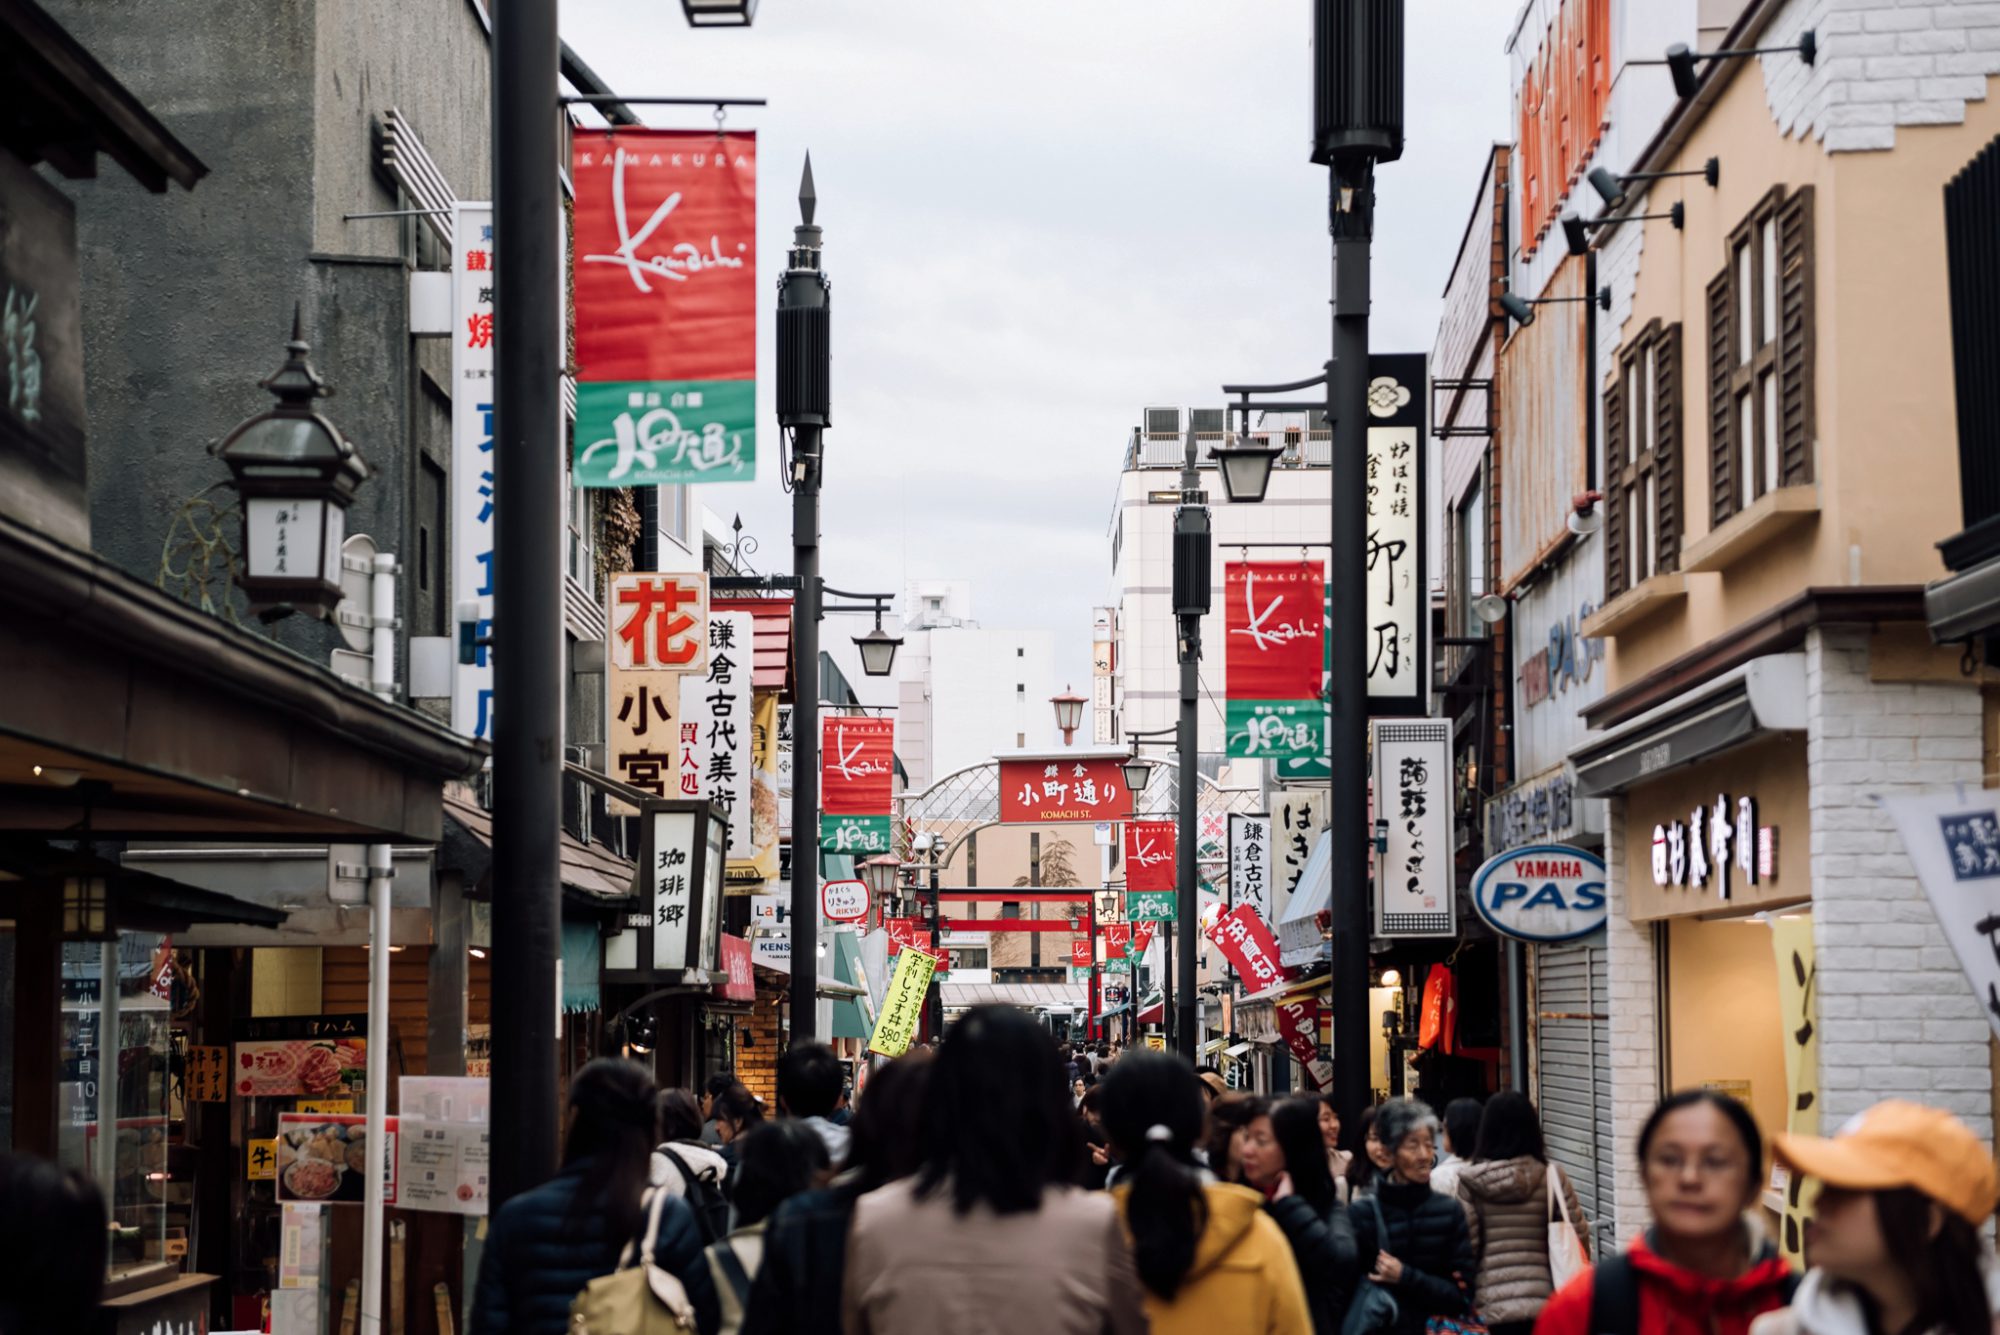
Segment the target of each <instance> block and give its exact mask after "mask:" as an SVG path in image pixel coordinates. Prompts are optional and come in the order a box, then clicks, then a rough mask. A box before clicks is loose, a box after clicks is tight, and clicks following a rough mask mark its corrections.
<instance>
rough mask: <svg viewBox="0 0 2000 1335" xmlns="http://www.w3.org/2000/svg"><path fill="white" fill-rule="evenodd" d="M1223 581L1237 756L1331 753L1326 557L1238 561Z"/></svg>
mask: <svg viewBox="0 0 2000 1335" xmlns="http://www.w3.org/2000/svg"><path fill="white" fill-rule="evenodd" d="M1222 586H1223V595H1224V598H1225V601H1226V608H1225V612H1224V617H1223V624H1224V634H1225V637H1226V645H1227V648H1226V651H1225V655H1224V657H1225V661H1226V663H1227V677H1226V680H1227V682H1228V692H1229V699H1228V705H1227V714H1228V718H1227V724H1228V728H1227V731H1228V748H1229V754H1230V755H1232V756H1240V757H1248V758H1253V759H1258V760H1293V759H1305V758H1314V759H1316V758H1318V757H1320V756H1322V755H1324V754H1325V753H1326V727H1327V717H1328V715H1327V705H1326V701H1325V700H1324V699H1322V698H1321V696H1320V687H1321V681H1322V672H1323V666H1324V650H1323V647H1322V646H1323V642H1324V639H1325V635H1326V621H1325V614H1324V612H1323V610H1322V606H1323V602H1324V599H1325V590H1326V579H1325V575H1324V573H1323V572H1322V570H1321V568H1320V566H1319V563H1318V562H1314V561H1231V562H1230V563H1229V564H1228V566H1227V567H1226V568H1225V570H1224V573H1223V582H1222Z"/></svg>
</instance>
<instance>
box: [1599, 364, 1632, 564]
mask: <svg viewBox="0 0 2000 1335" xmlns="http://www.w3.org/2000/svg"><path fill="white" fill-rule="evenodd" d="M1625 449H1626V446H1625V377H1624V376H1623V375H1622V374H1619V375H1614V376H1612V378H1611V388H1610V390H1609V391H1608V392H1607V393H1606V394H1605V396H1604V458H1605V460H1606V462H1607V467H1606V468H1605V470H1604V482H1605V486H1604V595H1605V597H1606V598H1616V597H1617V596H1618V595H1619V594H1621V593H1623V592H1625V578H1626V576H1625V543H1626V538H1625V525H1626V522H1627V521H1626V515H1625V473H1626V464H1625Z"/></svg>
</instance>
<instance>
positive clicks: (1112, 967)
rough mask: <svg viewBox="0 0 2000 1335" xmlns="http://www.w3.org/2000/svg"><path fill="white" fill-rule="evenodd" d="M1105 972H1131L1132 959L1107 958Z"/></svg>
mask: <svg viewBox="0 0 2000 1335" xmlns="http://www.w3.org/2000/svg"><path fill="white" fill-rule="evenodd" d="M1104 972H1106V973H1130V972H1132V961H1131V960H1106V961H1104Z"/></svg>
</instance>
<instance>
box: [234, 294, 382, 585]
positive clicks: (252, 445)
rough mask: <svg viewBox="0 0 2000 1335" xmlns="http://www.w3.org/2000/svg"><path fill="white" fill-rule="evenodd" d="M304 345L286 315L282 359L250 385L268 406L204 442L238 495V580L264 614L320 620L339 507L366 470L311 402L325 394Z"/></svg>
mask: <svg viewBox="0 0 2000 1335" xmlns="http://www.w3.org/2000/svg"><path fill="white" fill-rule="evenodd" d="M309 351H310V349H308V348H307V346H306V342H305V339H304V336H303V334H302V332H301V326H300V322H299V317H298V315H297V313H296V312H295V313H294V314H293V316H292V338H291V341H290V342H289V343H287V344H285V352H286V356H285V364H284V365H283V366H281V367H279V368H278V370H277V372H276V374H274V375H272V376H271V377H270V378H269V379H268V380H264V381H262V382H260V383H261V384H262V386H263V388H265V389H267V390H269V391H271V394H272V396H273V397H275V398H276V399H277V400H278V402H277V406H276V407H273V408H271V409H268V410H267V411H265V412H262V413H259V414H257V415H256V416H255V417H252V418H250V419H249V420H248V421H245V422H244V423H242V424H241V425H240V426H238V427H237V428H236V429H235V430H234V431H231V432H230V433H229V435H228V436H226V437H225V438H224V439H223V441H222V443H221V444H220V445H217V446H214V447H212V453H214V454H215V455H216V456H217V457H218V458H220V459H221V460H222V462H223V463H224V464H226V465H228V467H229V474H230V477H231V478H232V479H233V480H234V482H235V484H236V492H237V495H239V496H240V497H241V498H242V501H243V566H242V570H241V572H240V573H239V575H238V582H239V583H240V584H241V585H242V586H243V592H244V593H246V594H248V595H249V597H250V604H251V607H252V608H253V610H255V611H256V612H257V613H258V615H260V616H262V617H263V618H264V619H266V620H275V619H276V618H278V617H281V616H284V615H286V614H287V613H288V612H291V611H294V610H299V611H305V612H310V613H312V614H313V615H314V616H316V617H320V618H322V619H324V618H326V617H328V616H330V615H331V614H332V612H333V609H334V608H335V607H336V606H338V605H339V603H340V600H341V596H342V595H341V589H340V545H341V543H343V542H345V541H346V539H347V507H348V505H349V504H350V503H352V502H353V500H354V489H355V488H356V487H358V486H360V485H361V483H362V482H363V481H364V480H365V479H366V478H367V476H368V465H367V464H365V463H363V462H362V461H361V456H360V455H359V454H357V453H356V452H355V449H354V445H353V443H352V442H351V441H349V440H348V439H347V438H346V437H345V436H343V435H342V434H341V433H340V429H339V428H338V427H336V426H335V425H334V424H333V423H332V422H330V421H328V420H327V419H326V418H325V417H324V416H323V415H321V414H320V413H318V412H317V411H315V410H314V408H313V400H315V399H319V398H324V397H326V396H327V395H328V394H330V393H331V392H332V391H331V390H329V389H327V387H326V385H325V382H323V381H322V380H321V379H320V377H319V373H318V372H317V371H315V370H314V369H313V366H312V362H311V361H310V360H308V358H307V353H308V352H309Z"/></svg>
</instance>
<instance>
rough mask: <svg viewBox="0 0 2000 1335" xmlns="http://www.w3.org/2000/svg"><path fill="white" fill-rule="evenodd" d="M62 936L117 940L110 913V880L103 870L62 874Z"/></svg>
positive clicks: (67, 938) (114, 925)
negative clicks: (101, 871) (63, 875)
mask: <svg viewBox="0 0 2000 1335" xmlns="http://www.w3.org/2000/svg"><path fill="white" fill-rule="evenodd" d="M62 937H63V939H64V940H65V941H116V940H117V939H118V927H117V924H116V922H115V921H114V920H113V918H112V915H111V883H110V881H109V880H107V879H106V878H105V877H104V875H103V874H102V873H100V872H95V871H77V872H74V873H72V874H70V875H68V876H65V877H63V891H62Z"/></svg>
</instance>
